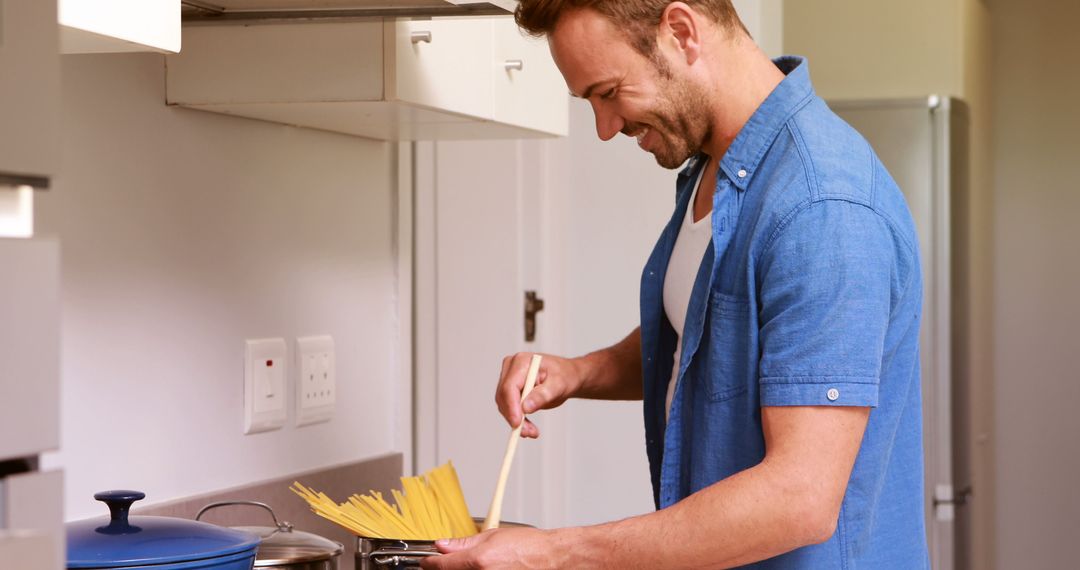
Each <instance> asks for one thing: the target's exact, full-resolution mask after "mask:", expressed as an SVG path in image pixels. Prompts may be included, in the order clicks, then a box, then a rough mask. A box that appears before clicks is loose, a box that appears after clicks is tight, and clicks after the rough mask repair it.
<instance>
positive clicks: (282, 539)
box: [195, 501, 345, 570]
mask: <svg viewBox="0 0 1080 570" xmlns="http://www.w3.org/2000/svg"><path fill="white" fill-rule="evenodd" d="M234 505H250V506H254V507H262V508H264V509H266V510H267V511H270V516H271V517H272V518H273V519H274V526H272V527H268V526H236V527H232V528H234V529H237V530H242V531H246V532H249V533H252V534H254V535H256V536H258V537H259V538H261V539H262V542H260V543H259V548H258V550H257V551H256V553H255V566H254V568H257V569H260V570H337V568H338V557H339V556H341V553H342V552H343V551H344V550H345V547H344V546H342V544H341V543H340V542H336V541H333V540H330V539H327V538H324V537H322V536H319V535H317V534H312V533H310V532H303V531H299V530H296V529H295V528H293V525H292V524H290V523H289V522H288V521H282V522H278V519H277V515H275V514H274V509H272V508H270V505H267V504H266V503H260V502H258V501H223V502H220V503H211V504H209V505H206V506H205V507H203V508H202V509H200V510H199V513H198V514H196V515H195V520H199V518H200V517H202V516H203V513H205V512H206V511H208V510H210V509H215V508H218V507H227V506H234Z"/></svg>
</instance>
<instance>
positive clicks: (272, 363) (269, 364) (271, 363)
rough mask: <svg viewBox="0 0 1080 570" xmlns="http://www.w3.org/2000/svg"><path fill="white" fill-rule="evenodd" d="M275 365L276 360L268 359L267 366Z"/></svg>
mask: <svg viewBox="0 0 1080 570" xmlns="http://www.w3.org/2000/svg"><path fill="white" fill-rule="evenodd" d="M273 365H274V361H273V360H267V361H266V367H267V368H270V367H271V366H273Z"/></svg>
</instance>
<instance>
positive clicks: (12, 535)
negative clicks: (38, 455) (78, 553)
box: [0, 471, 65, 570]
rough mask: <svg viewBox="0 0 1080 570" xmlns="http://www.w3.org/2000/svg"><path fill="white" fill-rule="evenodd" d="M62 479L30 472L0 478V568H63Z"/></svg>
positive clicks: (51, 473)
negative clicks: (3, 529) (0, 529)
mask: <svg viewBox="0 0 1080 570" xmlns="http://www.w3.org/2000/svg"><path fill="white" fill-rule="evenodd" d="M63 498H64V476H63V473H62V472H60V471H43V472H37V471H34V472H30V473H23V474H20V475H14V476H11V477H8V478H6V479H0V522H2V523H3V524H4V526H5V527H6V530H7V531H8V534H6V535H5V534H3V533H0V566H3V568H18V569H19V570H59V569H60V568H63V567H64V558H65V556H64V542H65V540H64V503H63Z"/></svg>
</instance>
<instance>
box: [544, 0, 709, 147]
mask: <svg viewBox="0 0 1080 570" xmlns="http://www.w3.org/2000/svg"><path fill="white" fill-rule="evenodd" d="M549 42H550V45H551V53H552V56H553V57H554V59H555V64H556V65H557V66H558V67H559V70H560V71H561V72H562V74H563V77H564V78H565V79H566V84H567V86H568V87H569V88H570V92H571V93H572V94H574V95H575V96H578V97H582V98H584V99H587V100H588V101H589V103H591V104H592V108H593V113H594V114H595V115H596V134H597V135H598V136H599V137H600V138H601V139H602V140H609V139H611V138H612V137H614V136H615V135H616V134H617V133H620V132H621V133H623V134H625V135H627V136H631V137H635V138H637V139H638V145H639V146H640V147H641V148H642V149H643V150H646V151H648V152H651V153H652V154H653V156H655V157H656V162H658V163H659V164H660V166H663V167H664V168H677V167H678V166H679V165H681V164H682V163H683V162H685V161H686V159H687V158H689V157H691V156H693V155H694V154H696V153H697V152H699V151H700V150H701V146H702V144H704V142H705V140H706V138H707V136H708V132H709V122H708V119H709V117H708V113H707V110H706V109H707V107H706V103H705V96H704V94H703V93H702V91H701V89H700V88H699V87H698V86H697V84H695V83H693V82H691V81H690V80H689V78H688V77H686V75H685V74H683V73H682V70H680V69H672V66H671V65H670V64H669V63H668V62H667V60H665V59H664V57H665V56H664V54H662V53H661V52H660V51H659V50H657V51H656V52H655V54H654V57H653V58H652V59H650V58H648V57H645V56H644V55H642V54H641V52H639V51H637V50H635V49H634V48H633V47H632V46H631V45H630V44H629V43H628V41H627V39H626V36H625V35H624V34H623V33H622V32H620V31H619V30H617V29H616V28H615V25H614V24H613V23H612V22H611V21H610V20H608V19H607V18H606V17H604V16H602V15H600V14H599V13H597V12H595V11H592V10H588V9H582V10H573V11H571V12H568V13H566V14H564V15H562V16H561V17H560V19H559V23H558V25H557V26H556V27H555V31H554V32H553V33H552V34H551V36H550V37H549Z"/></svg>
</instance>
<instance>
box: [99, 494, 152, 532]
mask: <svg viewBox="0 0 1080 570" xmlns="http://www.w3.org/2000/svg"><path fill="white" fill-rule="evenodd" d="M94 498H95V499H97V500H99V501H101V502H103V503H105V504H106V505H109V513H110V515H111V517H110V520H109V526H108V529H109V530H110V531H112V532H113V533H122V532H125V531H130V530H135V529H132V528H131V527H130V525H128V510H130V509H131V504H132V503H134V502H135V501H141V500H142V499H145V498H146V493H141V492H139V491H121V490H117V491H102V492H100V493H94Z"/></svg>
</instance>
